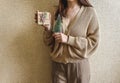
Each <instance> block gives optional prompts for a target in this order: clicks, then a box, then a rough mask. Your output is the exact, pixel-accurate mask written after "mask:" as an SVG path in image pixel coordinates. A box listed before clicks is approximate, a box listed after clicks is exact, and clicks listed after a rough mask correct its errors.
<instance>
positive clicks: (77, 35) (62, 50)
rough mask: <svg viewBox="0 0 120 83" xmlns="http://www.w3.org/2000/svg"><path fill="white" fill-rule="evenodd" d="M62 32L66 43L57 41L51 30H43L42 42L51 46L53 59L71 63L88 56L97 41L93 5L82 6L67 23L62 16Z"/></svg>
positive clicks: (97, 32)
mask: <svg viewBox="0 0 120 83" xmlns="http://www.w3.org/2000/svg"><path fill="white" fill-rule="evenodd" d="M62 25H63V27H62V28H63V33H64V34H66V35H68V41H67V43H57V42H55V40H54V38H53V37H52V32H51V31H45V32H44V42H45V44H46V45H48V46H49V47H50V48H51V54H50V55H51V58H52V60H53V61H56V62H61V63H73V62H77V61H80V60H81V59H85V58H89V57H90V56H91V55H92V54H93V53H94V51H95V50H96V48H97V47H98V43H99V24H98V20H97V16H96V11H95V9H94V8H93V7H85V6H82V7H81V9H80V10H79V12H78V14H77V15H76V17H75V18H74V20H73V21H72V22H71V23H70V24H69V25H67V24H66V22H65V20H64V18H63V23H62Z"/></svg>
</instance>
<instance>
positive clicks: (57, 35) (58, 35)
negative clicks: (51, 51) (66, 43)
mask: <svg viewBox="0 0 120 83" xmlns="http://www.w3.org/2000/svg"><path fill="white" fill-rule="evenodd" d="M60 36H61V35H60V34H59V33H54V34H53V37H55V38H56V37H60Z"/></svg>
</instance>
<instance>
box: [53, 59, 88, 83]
mask: <svg viewBox="0 0 120 83" xmlns="http://www.w3.org/2000/svg"><path fill="white" fill-rule="evenodd" d="M52 68H53V69H52V83H89V82H90V67H89V61H88V59H83V60H80V61H79V62H76V63H67V64H64V63H57V62H54V61H53V62H52Z"/></svg>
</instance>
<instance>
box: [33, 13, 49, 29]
mask: <svg viewBox="0 0 120 83" xmlns="http://www.w3.org/2000/svg"><path fill="white" fill-rule="evenodd" d="M35 23H38V14H37V12H36V13H35ZM41 26H43V28H44V30H46V31H49V30H50V27H51V15H50V23H49V24H44V23H43V24H42V25H41Z"/></svg>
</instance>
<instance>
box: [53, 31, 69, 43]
mask: <svg viewBox="0 0 120 83" xmlns="http://www.w3.org/2000/svg"><path fill="white" fill-rule="evenodd" d="M53 37H54V38H55V41H57V42H58V43H66V42H67V40H68V36H67V35H65V34H63V33H54V34H53Z"/></svg>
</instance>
